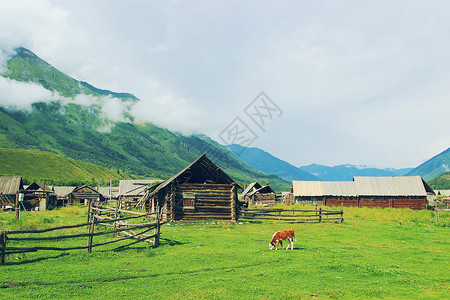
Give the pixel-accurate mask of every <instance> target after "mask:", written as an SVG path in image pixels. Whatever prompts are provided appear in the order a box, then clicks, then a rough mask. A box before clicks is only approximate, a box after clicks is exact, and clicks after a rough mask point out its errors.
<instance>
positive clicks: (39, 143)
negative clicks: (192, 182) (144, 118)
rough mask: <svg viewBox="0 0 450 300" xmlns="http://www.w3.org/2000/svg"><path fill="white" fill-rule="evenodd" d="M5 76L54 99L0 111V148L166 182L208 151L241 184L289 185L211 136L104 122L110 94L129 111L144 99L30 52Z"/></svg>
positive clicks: (9, 65) (278, 187) (18, 56)
mask: <svg viewBox="0 0 450 300" xmlns="http://www.w3.org/2000/svg"><path fill="white" fill-rule="evenodd" d="M1 75H2V76H3V77H6V78H9V79H12V80H16V81H21V82H32V83H37V84H40V85H41V86H43V87H44V88H46V89H47V90H50V91H52V92H54V98H52V100H51V101H50V100H49V101H45V102H35V103H33V104H32V105H31V108H30V109H28V110H20V109H18V108H11V107H1V106H0V148H10V149H28V150H39V151H48V152H53V153H56V154H58V155H60V156H64V157H68V158H72V159H76V160H79V161H82V162H88V163H92V164H96V165H100V166H103V167H106V168H108V169H113V170H117V172H119V173H127V174H130V175H133V176H143V177H152V178H161V179H165V178H167V177H169V176H172V175H173V174H175V173H177V172H179V171H180V170H182V169H183V168H185V167H186V166H187V165H188V164H190V163H191V162H192V161H194V160H195V159H197V158H198V157H199V156H200V155H201V154H202V153H204V152H206V153H207V156H208V157H209V158H210V159H211V160H212V161H214V163H216V164H217V165H218V166H220V167H221V168H223V170H224V171H225V172H227V173H228V174H229V175H230V176H231V177H232V178H233V179H235V180H236V181H238V182H247V183H248V182H252V181H254V180H258V181H261V182H263V183H267V184H270V185H272V186H273V187H274V188H275V189H276V190H281V189H283V188H285V187H286V186H288V185H289V184H288V183H287V182H286V181H284V180H281V179H280V178H278V177H276V176H274V175H267V174H265V173H263V172H261V171H258V170H256V169H254V168H252V167H251V166H249V165H248V164H246V163H245V162H243V161H242V160H240V159H239V158H237V157H236V156H234V155H233V154H231V153H230V152H229V151H228V150H227V149H226V148H225V147H224V146H222V145H220V144H218V143H217V142H215V141H214V140H212V139H210V138H209V137H207V136H204V135H191V136H184V135H181V134H178V133H173V132H170V131H168V130H166V129H163V128H159V127H157V126H155V125H153V124H150V123H147V124H135V123H133V119H132V117H128V118H126V120H127V122H113V121H111V120H108V119H107V118H105V117H102V114H101V109H102V106H101V101H100V100H101V97H103V96H105V95H107V96H109V97H119V98H120V100H121V101H124V102H127V105H129V106H132V105H133V103H135V102H136V101H140V100H139V99H138V98H137V97H135V96H133V95H132V94H128V93H114V92H110V91H107V90H101V89H97V88H95V87H93V86H92V85H90V84H87V83H82V82H80V81H77V80H75V79H73V78H71V77H69V76H67V75H66V74H64V73H62V72H60V71H58V70H57V69H56V68H54V67H53V66H51V65H50V64H48V63H47V62H45V61H43V60H42V59H40V58H39V57H38V56H36V55H35V54H34V53H32V52H31V51H29V50H27V49H24V48H19V49H17V54H16V55H14V56H13V57H11V58H10V59H9V60H8V62H7V64H6V70H5V71H4V72H3V73H2V74H1ZM55 95H56V96H55ZM77 95H90V96H92V97H93V98H95V99H97V98H98V100H99V102H98V103H93V104H90V105H86V104H80V103H77V97H76V96H77ZM55 98H56V99H55ZM68 99H69V100H70V99H71V100H70V101H68Z"/></svg>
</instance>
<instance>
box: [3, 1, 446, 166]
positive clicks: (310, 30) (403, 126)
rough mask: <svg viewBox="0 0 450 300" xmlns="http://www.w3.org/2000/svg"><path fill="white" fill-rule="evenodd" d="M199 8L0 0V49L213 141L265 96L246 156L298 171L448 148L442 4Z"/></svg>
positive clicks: (116, 110) (111, 107) (142, 116)
mask: <svg viewBox="0 0 450 300" xmlns="http://www.w3.org/2000/svg"><path fill="white" fill-rule="evenodd" d="M195 4H197V5H192V4H191V3H185V2H179V1H166V2H156V1H132V2H123V1H114V0H109V1H103V0H98V1H82V0H81V1H51V0H42V1H35V0H29V1H22V0H16V1H2V2H1V3H0V48H2V49H9V50H10V49H12V48H14V47H17V46H24V47H27V48H29V49H30V50H32V51H33V52H35V53H36V54H37V55H38V56H40V57H42V58H43V59H45V60H46V61H48V62H49V63H51V64H52V65H54V66H55V67H57V68H58V69H60V70H61V71H63V72H65V73H67V74H69V75H71V76H73V77H74V78H76V79H78V80H84V81H87V82H89V83H91V84H93V85H94V86H97V87H99V88H103V89H110V90H114V91H123V92H131V93H133V94H135V95H136V96H137V97H139V98H141V99H142V101H140V102H138V103H137V104H136V105H135V106H134V107H133V108H132V113H133V114H134V115H135V116H136V120H138V121H140V122H146V121H151V122H153V123H155V124H157V125H160V126H163V127H166V128H168V129H170V130H174V131H180V132H184V133H190V132H194V131H197V132H204V133H207V134H210V135H212V137H213V138H217V136H215V135H216V133H217V132H220V131H221V130H222V129H223V127H224V126H226V125H227V124H228V123H229V122H231V121H232V120H233V119H234V117H236V116H238V115H241V114H242V110H243V109H244V108H245V106H246V105H247V104H248V103H250V102H251V101H252V100H253V99H254V97H255V96H256V95H257V94H258V93H259V92H260V91H264V92H266V94H268V96H270V97H271V98H272V99H273V100H274V101H276V102H277V104H278V105H279V106H280V108H281V109H282V110H283V111H284V114H283V116H282V117H281V118H280V119H279V120H277V121H276V122H272V123H271V124H269V125H270V126H272V127H271V128H270V129H269V128H268V129H267V131H266V132H261V131H259V132H257V133H258V135H259V139H258V140H257V141H255V146H259V147H261V148H263V149H264V150H268V151H269V152H271V153H273V154H275V155H277V156H280V157H281V158H283V159H286V160H288V161H290V162H291V163H293V164H296V165H301V164H308V163H313V162H317V163H326V164H330V165H334V164H344V163H351V164H364V165H374V164H376V165H377V166H392V167H399V166H411V164H412V163H416V162H417V161H418V160H422V159H427V158H429V157H430V156H432V154H437V153H438V152H440V151H442V150H443V149H445V148H447V147H448V144H449V143H450V141H449V134H448V132H447V131H448V130H446V128H447V127H448V126H447V124H446V119H447V118H446V117H443V115H445V112H446V111H450V104H449V103H450V101H448V98H449V97H450V90H449V88H447V86H448V82H449V81H450V72H449V70H450V60H448V53H449V52H450V40H449V39H448V36H449V34H448V33H449V32H450V23H449V22H448V16H447V13H446V12H447V11H448V10H449V9H450V5H449V2H448V1H433V4H430V3H429V1H422V0H415V1H395V2H392V1H371V2H368V1H362V2H355V1H345V0H344V1H320V2H313V1H299V2H298V1H284V2H283V3H275V2H271V1H265V2H261V1H246V2H245V4H243V3H241V2H220V1H200V0H198V1H197V2H196V3H195ZM2 56H3V57H5V56H4V55H2ZM0 58H1V57H0ZM0 84H2V88H3V89H5V88H6V87H5V86H7V85H6V83H5V82H3V83H0ZM26 89H28V88H26ZM38 95H40V94H39V93H38ZM11 97H18V96H17V95H14V96H11ZM22 98H23V97H22ZM44 98H45V97H44ZM97 100H98V99H97ZM21 101H24V103H28V102H29V101H30V100H27V99H23V100H21ZM77 101H79V102H80V103H91V101H93V99H78V100H77ZM101 101H102V103H103V106H102V112H103V113H104V114H105V115H108V116H109V118H110V119H112V120H121V119H122V112H123V111H124V110H125V109H126V108H125V107H123V103H121V102H118V101H117V100H113V99H102V100H101ZM25 106H26V105H25ZM437 116H438V117H437ZM419 141H420V142H419ZM280 145H283V146H280ZM330 145H331V146H330Z"/></svg>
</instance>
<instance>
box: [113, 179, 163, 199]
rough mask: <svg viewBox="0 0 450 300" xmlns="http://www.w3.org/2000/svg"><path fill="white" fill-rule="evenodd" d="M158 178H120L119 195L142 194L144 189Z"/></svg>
mask: <svg viewBox="0 0 450 300" xmlns="http://www.w3.org/2000/svg"><path fill="white" fill-rule="evenodd" d="M157 181H161V180H158V179H140V180H120V181H119V195H120V196H142V195H144V191H145V189H146V188H147V187H148V186H149V185H152V184H154V183H155V182H157Z"/></svg>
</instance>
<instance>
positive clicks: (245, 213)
mask: <svg viewBox="0 0 450 300" xmlns="http://www.w3.org/2000/svg"><path fill="white" fill-rule="evenodd" d="M330 216H332V217H330ZM336 216H338V217H336ZM239 219H263V220H277V221H288V222H293V223H308V222H317V223H320V222H324V221H340V222H343V221H344V211H343V210H342V209H341V210H330V209H323V208H321V207H319V208H316V209H313V210H299V209H267V208H263V209H258V208H254V209H248V208H247V209H241V210H240V211H239Z"/></svg>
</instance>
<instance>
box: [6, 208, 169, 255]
mask: <svg viewBox="0 0 450 300" xmlns="http://www.w3.org/2000/svg"><path fill="white" fill-rule="evenodd" d="M157 211H160V210H157ZM121 214H127V215H132V216H121ZM138 218H141V219H144V222H143V223H134V224H132V223H130V224H128V223H126V222H124V221H126V220H132V219H138ZM96 225H103V226H106V227H112V228H111V229H110V230H103V231H98V232H94V229H95V228H97V229H99V227H98V226H97V227H96ZM161 225H162V224H161V222H160V214H159V213H158V212H157V213H147V214H142V213H138V212H133V211H126V210H122V209H117V208H102V207H97V206H94V205H92V206H91V205H89V212H88V221H87V222H86V223H82V224H76V225H67V226H59V227H53V228H46V229H41V230H8V231H1V232H0V262H1V263H2V264H3V263H5V256H6V255H8V254H17V253H26V252H36V251H38V250H56V251H67V250H78V249H87V250H88V252H91V251H92V248H94V247H98V246H103V245H107V244H111V243H116V242H119V241H123V240H126V239H132V238H133V239H137V240H136V241H133V242H131V243H129V244H126V245H121V246H119V247H116V248H114V249H113V250H118V249H121V248H124V247H127V246H131V245H133V244H136V243H139V242H142V241H146V242H150V243H152V244H153V245H154V246H158V245H159V236H160V226H161ZM83 226H84V227H87V228H88V233H80V234H66V235H60V236H45V237H42V236H27V237H20V235H23V234H28V235H35V234H36V235H39V234H41V233H45V232H51V231H56V230H63V229H69V228H70V229H73V228H78V227H83ZM138 230H141V231H140V232H137V231H138ZM151 230H153V234H148V232H150V231H151ZM105 234H116V235H117V238H116V239H113V240H109V241H106V242H101V243H96V244H94V242H93V239H94V236H101V235H105ZM120 234H123V235H125V236H120ZM79 237H86V238H87V245H84V246H81V245H80V246H73V247H53V246H32V247H17V246H14V247H8V246H7V243H8V241H27V242H30V241H55V240H65V239H73V238H79Z"/></svg>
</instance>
